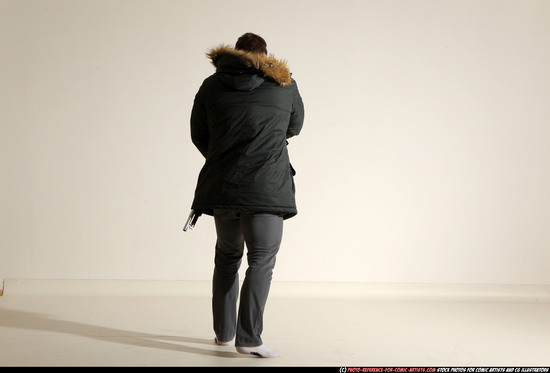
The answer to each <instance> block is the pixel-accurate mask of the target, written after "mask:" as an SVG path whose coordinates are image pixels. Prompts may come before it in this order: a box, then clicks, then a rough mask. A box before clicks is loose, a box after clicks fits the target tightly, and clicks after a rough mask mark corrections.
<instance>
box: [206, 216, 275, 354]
mask: <svg viewBox="0 0 550 373" xmlns="http://www.w3.org/2000/svg"><path fill="white" fill-rule="evenodd" d="M214 218H215V223H216V232H217V235H218V239H217V242H216V256H215V260H214V264H215V267H214V277H213V292H212V293H213V297H212V310H213V316H214V332H215V333H216V336H217V338H218V339H219V340H220V341H229V340H231V339H233V337H234V336H235V337H236V339H235V346H241V347H250V346H259V345H261V344H262V339H261V334H262V330H263V314H264V309H265V304H266V302H267V297H268V294H269V288H270V285H271V279H272V275H273V268H274V267H275V261H276V255H277V252H278V251H279V247H280V245H281V240H282V234H283V218H282V216H279V215H276V214H269V213H258V212H238V211H232V210H215V211H214ZM245 244H246V247H247V262H248V268H247V270H246V275H245V279H244V281H243V285H242V288H241V292H240V303H239V309H238V314H237V299H238V296H239V277H238V271H239V267H240V264H241V260H242V257H243V253H244V245H245Z"/></svg>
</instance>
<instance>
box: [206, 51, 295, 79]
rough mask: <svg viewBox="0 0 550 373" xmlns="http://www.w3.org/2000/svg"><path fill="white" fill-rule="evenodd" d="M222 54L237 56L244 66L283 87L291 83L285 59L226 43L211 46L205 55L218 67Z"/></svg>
mask: <svg viewBox="0 0 550 373" xmlns="http://www.w3.org/2000/svg"><path fill="white" fill-rule="evenodd" d="M224 54H230V55H233V56H236V57H238V58H239V60H240V61H241V62H242V63H243V64H244V65H245V66H246V67H249V68H252V69H255V70H258V71H260V72H261V73H262V74H263V76H264V77H266V78H269V79H271V80H273V81H275V82H276V83H277V84H279V85H281V86H283V87H285V86H289V85H291V84H292V77H291V73H290V70H289V69H288V67H287V64H286V61H283V60H278V59H276V58H275V57H274V56H272V55H266V54H263V53H253V52H247V51H243V50H239V49H235V48H233V47H230V46H228V45H220V46H217V47H215V48H212V49H210V50H209V51H208V52H207V53H206V56H207V57H208V58H209V59H210V60H211V61H212V64H213V65H214V66H215V67H216V68H218V67H219V66H218V58H219V57H220V56H222V55H224Z"/></svg>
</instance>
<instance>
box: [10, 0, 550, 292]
mask: <svg viewBox="0 0 550 373" xmlns="http://www.w3.org/2000/svg"><path fill="white" fill-rule="evenodd" d="M549 19H550V1H534V0H517V1H506V0H499V1H488V0H472V1H468V0H456V1H453V0H449V1H440V0H431V1H430V0H424V1H415V0H402V1H397V0H380V1H367V0H358V1H350V0H342V1H324V0H323V1H320V0H312V1H303V0H302V1H300V0H292V1H287V0H278V1H276V2H273V1H265V2H264V1H251V0H240V1H236V0H231V1H225V0H224V1H222V0H220V1H214V0H197V1H194V0H193V1H190V0H181V1H178V0H116V1H112V0H43V1H39V0H0V45H1V49H0V68H1V69H0V123H1V128H0V131H1V132H0V147H1V150H0V152H1V159H0V162H1V181H0V183H1V184H0V187H1V190H0V192H1V194H0V202H1V207H2V208H1V210H0V219H1V222H0V223H1V224H0V230H1V231H0V244H1V247H0V279H5V278H33V279H160V280H172V279H174V280H208V279H210V278H211V273H212V267H213V245H214V240H215V236H214V229H213V220H212V218H210V217H203V218H201V219H200V221H199V224H198V225H197V228H196V229H195V230H194V231H192V232H187V233H183V232H182V229H181V228H182V225H183V223H184V220H185V218H186V216H187V214H188V209H189V206H190V203H191V199H192V194H193V190H194V187H195V181H196V177H197V174H198V171H199V170H200V167H201V165H202V162H203V160H202V158H201V156H200V154H199V153H198V151H197V150H196V149H195V148H194V146H193V145H192V143H191V141H190V138H189V114H190V110H191V105H192V101H193V98H194V94H195V92H196V91H197V89H198V88H199V86H200V84H201V82H202V80H203V79H204V78H206V77H207V76H208V75H209V74H211V73H212V72H213V67H212V66H211V65H210V63H209V61H208V60H207V59H206V58H205V52H206V50H207V49H208V48H210V47H213V46H215V45H217V44H219V43H228V44H233V43H234V42H235V40H236V39H237V37H238V36H240V35H241V34H242V33H244V32H248V31H251V32H256V33H259V34H260V35H262V36H263V37H264V38H265V39H266V40H267V42H268V49H269V51H270V52H272V53H273V54H274V55H275V56H276V57H278V58H282V59H286V60H287V61H288V63H289V66H290V68H291V70H292V72H293V77H294V78H295V79H296V80H297V81H298V84H299V87H300V90H301V93H302V96H303V99H304V102H305V105H306V122H305V124H304V129H303V132H302V134H301V135H300V136H299V137H297V138H295V139H292V140H291V143H290V152H291V159H292V162H293V164H294V166H295V168H296V170H297V172H298V174H297V176H296V179H295V181H296V185H297V200H298V208H299V214H298V216H297V217H295V218H293V219H291V220H289V221H287V224H286V226H285V235H284V242H283V246H282V248H281V252H280V255H279V257H278V262H277V266H276V270H275V276H274V279H275V280H278V281H336V282H343V281H351V282H415V283H483V284H491V283H495V284H550V272H549V271H548V263H549V262H550V250H549V249H550V229H549V227H550V193H549V191H550V146H549V145H550V69H549V68H548V66H550V51H549V46H550V23H549V22H548V20H549Z"/></svg>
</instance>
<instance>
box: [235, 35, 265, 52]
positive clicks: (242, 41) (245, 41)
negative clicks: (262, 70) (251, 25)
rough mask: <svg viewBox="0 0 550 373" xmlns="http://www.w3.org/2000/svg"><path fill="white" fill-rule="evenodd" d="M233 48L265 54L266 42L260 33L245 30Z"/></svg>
mask: <svg viewBox="0 0 550 373" xmlns="http://www.w3.org/2000/svg"><path fill="white" fill-rule="evenodd" d="M235 49H240V50H243V51H247V52H254V53H264V54H267V44H266V42H265V40H264V39H263V38H262V37H261V36H260V35H256V34H253V33H251V32H247V33H246V34H244V35H242V36H241V37H240V38H239V39H238V40H237V43H236V44H235Z"/></svg>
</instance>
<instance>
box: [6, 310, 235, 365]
mask: <svg viewBox="0 0 550 373" xmlns="http://www.w3.org/2000/svg"><path fill="white" fill-rule="evenodd" d="M0 327H5V328H17V329H28V330H38V331H44V332H52V333H63V334H72V335H77V336H79V337H85V338H92V339H96V340H100V341H104V342H111V343H119V344H125V345H130V346H136V347H147V348H155V349H163V350H169V351H178V352H186V353H191V354H198V355H205V356H216V357H224V358H242V357H243V355H241V354H239V353H237V352H231V351H221V350H215V349H212V347H215V348H217V347H218V346H215V344H214V340H213V339H212V340H209V339H203V338H193V337H183V336H171V335H157V334H148V333H140V332H133V331H129V330H121V329H116V328H110V327H104V326H98V325H90V324H85V323H80V322H74V321H64V320H56V319H52V318H49V317H45V316H43V315H40V314H38V313H32V312H27V311H17V310H8V309H2V308H0ZM187 343H191V344H203V345H208V346H210V348H199V347H193V346H188V345H186V344H187ZM220 348H222V347H220ZM225 348H227V347H225Z"/></svg>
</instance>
